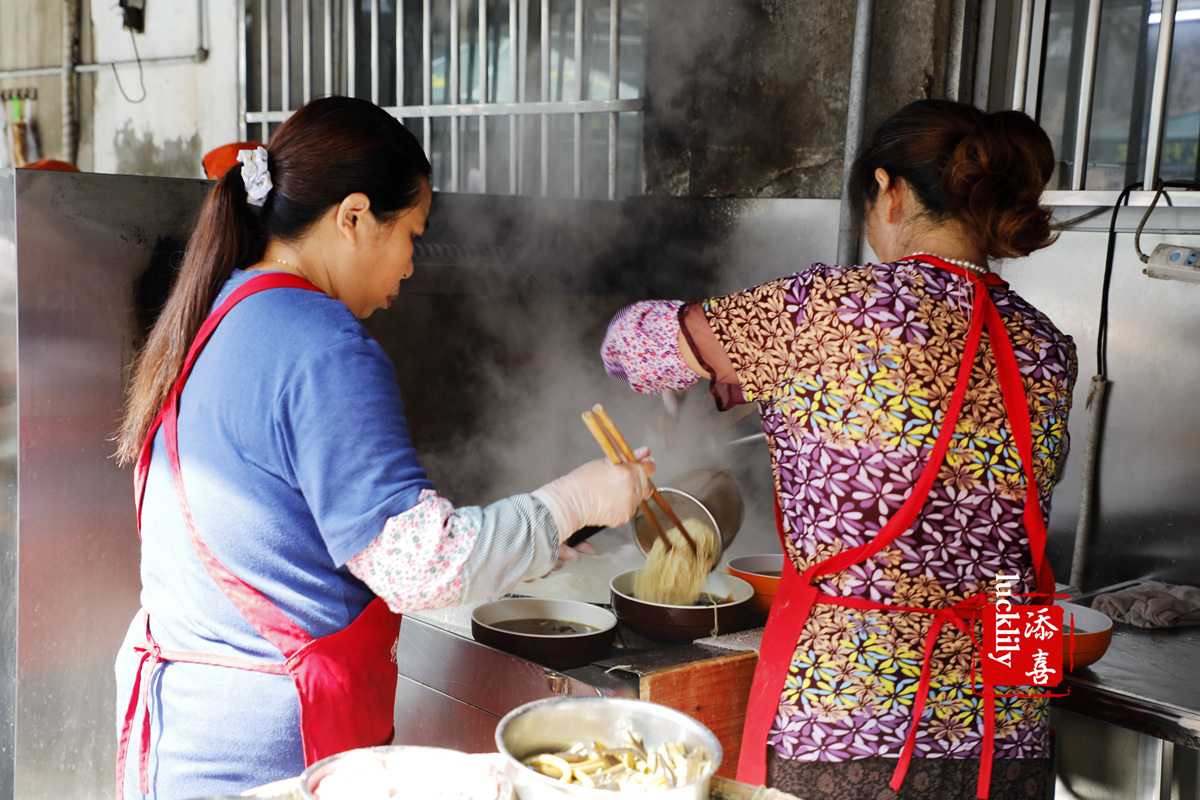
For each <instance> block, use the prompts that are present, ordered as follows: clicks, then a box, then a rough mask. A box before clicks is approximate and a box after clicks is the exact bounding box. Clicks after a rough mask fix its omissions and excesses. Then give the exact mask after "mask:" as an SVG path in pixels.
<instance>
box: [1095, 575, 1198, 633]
mask: <svg viewBox="0 0 1200 800" xmlns="http://www.w3.org/2000/svg"><path fill="white" fill-rule="evenodd" d="M1092 608H1094V609H1096V610H1097V611H1099V612H1101V613H1103V614H1105V615H1107V616H1109V617H1111V618H1113V619H1114V620H1116V621H1117V622H1125V623H1128V624H1130V625H1136V626H1137V627H1139V628H1173V627H1177V626H1180V625H1200V589H1197V588H1196V587H1195V586H1177V585H1175V584H1171V583H1144V584H1141V585H1140V586H1133V587H1130V588H1128V589H1122V590H1121V591H1118V592H1109V593H1108V594H1102V595H1099V596H1098V597H1096V599H1095V600H1093V601H1092Z"/></svg>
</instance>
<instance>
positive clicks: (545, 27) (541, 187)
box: [538, 0, 550, 197]
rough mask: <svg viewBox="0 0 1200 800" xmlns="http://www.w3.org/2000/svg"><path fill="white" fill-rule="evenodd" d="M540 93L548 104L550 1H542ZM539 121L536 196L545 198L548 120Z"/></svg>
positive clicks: (547, 168)
mask: <svg viewBox="0 0 1200 800" xmlns="http://www.w3.org/2000/svg"><path fill="white" fill-rule="evenodd" d="M541 23H542V24H541V29H542V51H541V57H542V58H541V62H542V74H541V78H542V93H541V97H540V98H539V99H540V100H541V101H542V102H544V103H548V102H550V0H542V19H541ZM539 121H540V122H541V129H542V139H541V144H542V146H541V148H540V149H541V153H542V164H541V175H540V176H539V183H538V194H540V195H542V196H543V197H545V196H546V195H547V194H548V193H549V192H550V118H549V117H548V116H546V115H545V114H542V115H541V117H540V119H539Z"/></svg>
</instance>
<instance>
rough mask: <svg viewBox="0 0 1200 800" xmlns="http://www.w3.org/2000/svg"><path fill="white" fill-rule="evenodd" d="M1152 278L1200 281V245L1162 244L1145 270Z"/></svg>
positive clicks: (1157, 247) (1151, 254)
mask: <svg viewBox="0 0 1200 800" xmlns="http://www.w3.org/2000/svg"><path fill="white" fill-rule="evenodd" d="M1143 272H1145V273H1146V274H1147V275H1149V276H1150V277H1151V278H1163V279H1166V280H1175V281H1189V282H1191V283H1200V247H1195V248H1193V247H1181V246H1179V245H1174V244H1160V245H1158V246H1156V247H1155V248H1154V251H1153V252H1151V253H1150V258H1149V260H1147V262H1146V269H1144V270H1143Z"/></svg>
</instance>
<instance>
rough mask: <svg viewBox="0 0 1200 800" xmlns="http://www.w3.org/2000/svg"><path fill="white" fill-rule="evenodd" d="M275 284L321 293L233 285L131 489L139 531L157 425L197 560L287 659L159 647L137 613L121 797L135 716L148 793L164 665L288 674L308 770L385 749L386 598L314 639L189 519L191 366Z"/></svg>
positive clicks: (281, 281)
mask: <svg viewBox="0 0 1200 800" xmlns="http://www.w3.org/2000/svg"><path fill="white" fill-rule="evenodd" d="M276 287H287V288H293V289H308V290H310V291H320V290H319V289H317V288H316V287H315V286H313V285H312V284H311V283H309V282H308V281H306V280H303V279H301V278H298V277H295V276H293V275H287V274H283V273H269V274H266V275H261V276H258V277H255V278H251V279H250V280H248V281H246V283H244V284H242V285H241V286H240V287H238V289H237V290H236V291H234V293H233V294H232V295H230V297H229V298H228V299H227V300H226V301H225V302H224V303H222V304H221V306H220V307H219V308H218V309H217V310H216V311H215V312H214V313H213V314H212V315H210V316H209V318H208V319H207V320H205V322H204V325H203V326H201V328H200V331H199V332H198V333H197V334H196V340H195V342H193V343H192V347H191V350H190V351H189V352H188V355H187V359H186V361H185V362H184V365H183V370H182V372H181V374H180V376H179V379H178V380H177V381H176V382H175V386H174V388H172V390H171V393H170V395H168V397H167V399H166V401H165V403H164V404H163V409H162V411H160V412H159V414H158V416H157V417H156V418H155V420H154V422H153V424H152V425H151V428H150V432H149V433H148V434H147V436H146V441H145V443H144V444H143V445H142V452H141V456H140V457H139V458H138V464H137V472H136V475H135V478H134V484H135V485H134V489H135V494H136V500H137V518H138V531H139V533H140V531H141V524H142V499H143V496H144V494H145V489H146V475H147V473H148V472H149V469H150V456H151V453H152V452H153V446H154V435H155V433H156V431H157V430H158V428H159V426H162V428H163V434H164V436H165V437H166V448H167V457H168V461H169V463H170V467H171V475H172V477H173V478H174V481H175V493H176V495H177V497H178V499H179V507H180V509H181V510H182V512H183V518H184V524H185V525H186V526H187V531H188V536H189V538H190V539H191V541H192V545H193V547H195V549H196V554H197V555H198V556H199V557H200V561H201V563H203V564H204V568H205V569H206V570H207V571H208V574H209V575H211V576H212V579H213V580H214V581H216V583H217V585H218V586H220V587H221V591H222V592H224V593H225V596H226V597H228V598H229V600H230V602H232V603H233V605H234V606H235V607H236V608H237V610H238V611H239V612H241V614H242V616H244V617H245V618H246V621H247V622H249V623H250V625H251V626H252V627H253V628H254V630H256V631H257V632H258V633H259V635H260V636H262V637H263V638H264V639H266V640H267V641H268V642H270V643H271V644H272V645H274V646H275V647H276V648H278V650H279V652H280V653H281V654H282V655H283V657H284V661H279V662H274V661H272V662H268V661H261V660H257V659H249V658H240V657H237V656H229V655H221V654H217V653H200V652H191V651H178V650H164V649H162V648H160V647H159V646H158V643H157V642H155V641H154V638H153V637H152V636H151V635H150V619H149V616H148V615H147V614H146V613H145V612H144V611H143V612H141V615H142V616H144V617H146V623H145V629H146V641H145V642H144V643H142V644H140V645H138V647H137V650H138V652H139V653H140V656H141V661H140V664H139V667H138V674H137V677H136V678H135V680H134V684H133V691H132V692H131V694H130V697H129V705H128V709H127V710H126V712H125V722H124V725H123V726H122V729H121V736H120V739H119V741H118V743H117V797H118V798H120V797H123V796H124V792H123V787H124V781H125V761H126V758H127V755H128V753H129V743H130V738H131V736H132V733H133V722H134V719H135V717H136V715H137V714H138V713H139V711H140V713H141V714H142V730H141V738H140V742H139V745H138V759H139V770H138V779H139V789H140V791H141V793H142V794H146V793H147V792H148V791H149V775H148V760H149V745H150V714H149V712H148V697H149V686H150V682H151V677H152V676H153V673H154V669H155V668H156V667H157V666H158V665H159V664H160V663H162V662H168V661H185V662H189V663H194V664H209V665H214V666H223V667H231V668H234V669H245V670H251V671H254V672H268V673H272V674H276V675H290V676H291V678H292V682H293V683H294V684H295V685H296V693H297V695H298V696H299V698H300V733H301V737H302V742H303V745H304V761H305V763H306V764H312V763H313V762H315V761H318V760H320V759H322V758H325V757H326V756H330V755H333V754H334V753H340V752H342V751H344V750H350V749H353V748H357V747H369V746H374V745H381V744H388V743H389V742H391V740H392V738H393V736H394V733H395V731H394V728H393V715H394V706H395V702H396V675H397V673H396V662H395V654H394V648H395V646H396V640H397V636H398V634H399V631H400V617H399V616H398V615H396V614H393V613H392V612H391V611H389V610H388V607H387V605H386V604H385V603H384V601H383V600H381V599H379V598H378V597H377V598H375V599H374V600H373V601H371V603H370V604H369V605H368V606H367V607H366V609H364V610H363V612H362V613H361V614H359V616H358V618H357V619H355V620H354V621H353V622H351V623H350V624H349V625H347V626H346V627H345V628H343V629H342V630H340V631H338V632H337V633H333V634H330V635H329V636H323V637H321V638H319V639H314V638H313V637H312V636H309V635H308V633H306V632H305V631H304V630H303V629H302V628H300V626H299V625H297V624H296V623H295V622H293V621H292V620H291V619H290V618H289V617H288V616H287V615H286V614H284V613H283V611H281V610H280V609H279V608H278V607H277V606H276V605H275V604H274V603H272V602H271V601H270V599H268V598H267V597H266V596H265V595H263V594H262V593H261V592H259V591H258V590H257V589H255V588H254V587H253V586H251V585H250V584H248V583H246V582H245V581H243V580H242V579H241V578H239V577H237V576H236V575H234V574H233V573H232V572H230V571H229V569H228V568H226V567H225V565H224V564H222V563H221V562H220V561H218V560H217V558H216V556H215V555H214V554H213V552H212V551H211V550H209V548H208V545H207V544H205V542H204V539H203V538H201V536H200V532H199V530H197V528H196V521H195V520H194V519H193V518H192V512H191V508H190V506H189V505H188V499H187V495H186V494H185V493H184V490H183V476H182V474H181V473H180V468H179V448H178V415H179V396H180V394H181V393H182V392H183V387H184V384H186V383H187V378H188V374H189V373H190V372H191V369H192V365H193V364H194V363H195V361H196V358H197V357H198V356H199V355H200V351H201V350H203V349H204V345H205V344H206V343H207V342H208V339H209V337H210V336H211V335H212V332H213V331H214V330H215V329H216V327H217V325H219V324H220V322H221V320H222V319H223V318H224V317H225V315H226V314H227V313H229V311H230V309H232V308H233V307H234V306H235V305H237V304H238V303H239V302H241V301H242V300H244V299H245V298H246V297H249V296H250V295H252V294H255V293H257V292H261V291H264V290H266V289H273V288H276ZM231 755H232V754H231Z"/></svg>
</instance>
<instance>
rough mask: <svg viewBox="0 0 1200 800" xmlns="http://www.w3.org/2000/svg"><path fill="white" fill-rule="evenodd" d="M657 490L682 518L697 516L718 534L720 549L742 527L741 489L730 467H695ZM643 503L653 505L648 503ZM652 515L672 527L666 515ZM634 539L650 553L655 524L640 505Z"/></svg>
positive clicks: (726, 545) (676, 514)
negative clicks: (728, 468)
mask: <svg viewBox="0 0 1200 800" xmlns="http://www.w3.org/2000/svg"><path fill="white" fill-rule="evenodd" d="M658 493H659V494H660V495H662V499H663V500H664V501H666V503H667V504H668V505H670V506H671V510H672V511H674V512H675V516H677V517H679V518H680V519H681V520H687V519H688V518H689V517H691V518H694V519H699V520H701V521H702V522H707V523H708V524H709V525H710V526H711V527H712V529H713V530H715V531H716V532H717V533H718V534H720V536H721V552H724V551H725V549H726V548H728V547H729V545H730V543H732V542H733V538H734V537H735V536H737V532H738V529H739V528H741V527H742V516H743V514H744V512H745V505H744V504H743V502H742V491H741V489H739V488H738V485H737V481H735V480H734V479H733V475H731V474H730V473H729V470H725V469H694V470H691V471H689V472H685V473H683V474H681V475H676V476H675V477H674V478H672V479H671V480H669V481H664V482H663V483H661V484H659V485H658ZM646 505H647V506H649V507H650V508H652V509H653V507H654V506H653V505H652V504H649V503H647V504H646ZM655 518H656V519H657V520H658V521H659V523H660V524H662V526H663V527H664V528H670V527H672V525H671V522H670V520H668V519H667V516H666V514H662V513H658V512H657V511H656V512H655ZM633 538H634V541H636V542H637V546H638V549H639V550H641V551H642V553H648V552H650V548H651V547H652V546H653V545H654V540H655V538H656V535H655V533H654V527H653V526H652V525H651V524H650V521H649V520H648V519H646V515H645V513H644V512H643V511H642V509H640V508H639V509H638V510H637V512H636V513H635V514H634V515H633ZM717 560H718V561H720V559H719V558H718V559H717ZM713 566H714V567H715V566H716V565H715V564H714V565H713Z"/></svg>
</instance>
